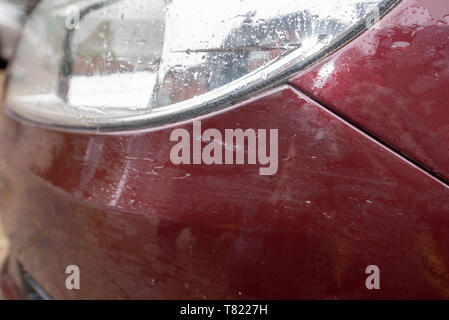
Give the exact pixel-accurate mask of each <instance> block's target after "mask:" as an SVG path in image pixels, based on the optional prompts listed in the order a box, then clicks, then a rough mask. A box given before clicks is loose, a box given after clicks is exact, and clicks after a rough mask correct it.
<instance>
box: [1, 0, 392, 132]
mask: <svg viewBox="0 0 449 320" xmlns="http://www.w3.org/2000/svg"><path fill="white" fill-rule="evenodd" d="M396 2H397V1H396V0H320V1H310V0H277V1H266V0H227V1H218V0H193V1H185V0H100V1H99V0H94V1H89V0H72V1H70V0H58V1H53V0H42V1H41V2H40V3H39V4H38V5H37V6H36V8H35V9H34V11H33V12H32V13H31V15H30V16H29V18H28V20H27V22H26V24H25V27H24V29H23V34H22V37H21V40H20V42H19V44H18V47H17V50H16V54H15V58H14V60H13V63H12V66H11V68H10V72H9V75H10V76H9V81H8V88H7V92H6V98H5V105H6V107H7V108H8V109H9V110H10V112H11V113H13V114H15V115H17V116H19V117H21V118H24V119H27V120H31V121H33V122H37V123H40V124H44V125H50V126H57V127H68V128H83V129H95V130H121V129H129V128H135V127H143V126H144V127H151V126H156V125H161V124H166V123H173V122H177V121H180V120H185V119H188V118H192V117H195V116H199V115H203V114H206V113H208V112H212V111H215V110H219V109H221V108H225V107H226V106H229V105H231V104H233V103H236V102H238V101H239V100H242V99H245V98H248V97H249V96H251V95H254V94H257V93H259V92H262V91H263V90H266V89H267V88H269V87H273V86H276V85H279V84H281V83H283V82H285V81H286V79H287V78H288V77H289V76H291V75H292V74H293V73H295V72H297V71H299V70H302V69H304V68H306V67H307V66H309V65H311V64H312V63H314V62H316V61H318V60H320V59H321V58H323V57H325V56H326V55H327V54H329V53H330V52H333V51H334V50H336V49H338V48H339V47H340V46H341V45H343V44H344V43H346V42H347V41H349V40H351V39H353V38H354V37H355V36H357V35H358V34H360V33H361V32H362V31H363V30H365V29H366V28H367V27H369V26H370V25H371V24H373V23H374V22H375V21H376V20H377V19H379V18H380V17H381V16H382V15H383V14H384V13H385V12H386V11H387V10H389V9H390V8H391V7H392V6H394V5H395V4H396Z"/></svg>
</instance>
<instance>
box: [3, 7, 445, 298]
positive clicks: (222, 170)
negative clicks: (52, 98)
mask: <svg viewBox="0 0 449 320" xmlns="http://www.w3.org/2000/svg"><path fill="white" fill-rule="evenodd" d="M321 70H326V72H320V71H321ZM448 101H449V2H447V1H445V0H432V1H427V0H426V1H424V0H404V1H402V2H401V3H400V4H399V5H398V6H397V7H395V8H394V9H393V10H392V11H391V12H389V13H388V14H387V15H386V16H385V17H384V18H383V19H382V20H381V21H380V22H378V23H377V24H376V25H375V26H374V27H373V28H371V29H369V30H367V31H366V32H364V33H363V34H362V35H360V36H359V37H357V38H356V39H355V40H353V41H351V42H350V43H348V44H347V45H346V46H344V47H343V48H341V49H339V50H338V51H337V52H335V53H333V54H331V55H330V56H328V57H327V58H325V59H324V60H323V61H320V62H319V63H317V64H315V65H313V66H312V67H310V68H308V69H306V70H304V71H302V72H300V73H299V74H297V75H295V76H294V77H292V78H291V79H290V81H289V83H288V84H285V85H282V86H280V87H278V88H275V89H272V90H270V91H268V92H266V93H264V94H262V95H260V96H257V97H253V98H251V99H249V100H248V101H244V102H242V103H240V104H238V105H235V106H233V107H230V108H227V109H225V110H224V111H220V112H215V113H211V114H208V115H206V116H203V117H201V118H200V119H201V120H202V127H203V129H204V130H205V129H207V128H217V129H219V130H223V131H224V130H225V129H226V128H233V127H236V125H238V127H239V128H242V129H247V128H267V129H269V128H279V170H278V173H277V174H276V175H272V176H260V175H259V173H258V168H256V167H254V166H250V165H243V166H242V165H239V166H237V165H227V166H207V165H204V164H203V165H178V166H175V165H173V164H172V163H171V162H170V161H169V154H170V147H171V143H170V132H171V131H172V130H173V129H174V128H177V127H182V128H185V129H187V130H188V131H191V130H192V121H185V122H183V123H180V124H179V123H178V124H174V125H170V126H164V127H157V128H152V129H145V130H135V131H128V132H115V133H92V132H76V131H62V130H56V129H55V130H52V129H49V128H42V127H40V126H37V125H32V124H30V123H26V122H21V121H17V120H15V119H12V118H10V117H8V116H7V115H4V114H3V113H2V115H1V120H0V121H1V123H0V130H1V133H0V147H1V155H2V159H1V162H0V163H1V167H0V169H1V178H0V179H1V180H0V212H1V215H2V221H3V223H4V228H5V229H6V233H7V235H8V236H9V238H10V241H11V245H10V255H9V259H8V263H6V264H5V266H4V268H3V273H2V277H1V288H2V292H3V295H4V296H5V297H6V298H11V299H13V298H23V297H24V296H23V292H22V291H23V290H22V288H20V287H21V285H20V279H18V276H17V273H18V272H14V271H13V270H14V269H15V265H16V263H17V262H20V264H21V265H22V266H23V268H24V269H25V270H26V271H27V272H28V273H30V274H31V275H32V277H33V278H34V279H35V281H36V282H37V283H39V285H40V286H41V287H42V288H43V289H44V290H45V291H46V292H47V293H48V294H49V295H50V296H51V297H53V298H57V299H99V298H101V299H109V298H111V299H302V298H311V299H335V298H337V299H354V298H356V299H385V298H387V299H399V298H401V299H417V298H424V299H431V298H436V299H447V298H449V241H448V239H449V187H448V181H449V107H448ZM67 265H77V266H79V268H80V270H81V288H80V290H73V291H70V290H67V289H66V287H65V280H66V277H67V274H65V268H66V266H67ZM369 265H376V266H378V267H379V269H380V285H381V287H380V290H368V289H367V288H366V286H365V279H366V278H367V276H368V275H367V274H366V273H365V270H366V267H367V266H369Z"/></svg>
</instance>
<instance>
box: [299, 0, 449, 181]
mask: <svg viewBox="0 0 449 320" xmlns="http://www.w3.org/2000/svg"><path fill="white" fill-rule="evenodd" d="M291 83H292V84H294V85H295V86H296V87H298V88H300V89H301V90H303V91H305V92H307V93H308V94H310V95H312V96H314V97H315V98H316V99H317V100H318V101H320V102H321V103H323V104H324V105H326V106H327V107H329V108H331V109H332V110H334V111H336V112H338V113H339V114H341V115H343V116H344V117H345V118H347V119H349V120H350V121H351V122H353V123H355V124H356V125H357V126H359V127H360V128H363V129H365V130H367V131H368V132H370V133H371V134H373V135H374V136H376V137H378V138H380V139H381V140H382V141H384V142H386V143H388V144H389V145H391V146H392V147H393V148H395V149H396V150H398V151H400V152H401V153H403V154H405V155H407V156H408V157H410V158H412V159H414V160H415V161H416V162H418V163H420V164H422V165H424V166H426V167H427V168H429V169H430V170H432V171H433V172H435V173H436V174H438V175H440V176H441V177H443V178H444V179H445V180H446V181H448V180H449V107H448V101H449V90H448V88H449V2H448V1H437V0H433V1H429V0H405V1H403V2H402V3H401V4H400V5H399V6H398V7H397V8H395V9H394V10H393V11H392V12H391V13H389V14H388V15H387V16H386V17H384V18H383V19H382V20H381V21H380V22H379V23H378V24H377V25H376V26H375V27H374V28H372V29H370V30H368V31H367V32H365V33H364V34H363V35H361V36H360V37H359V38H357V39H355V40H354V41H352V42H351V43H350V44H348V45H346V46H345V47H344V48H342V49H341V50H339V51H338V52H336V53H335V54H333V55H331V56H330V57H329V58H327V59H325V60H324V61H322V62H321V63H319V64H317V65H315V66H314V67H313V68H311V69H309V70H306V71H305V72H303V73H301V74H300V75H298V76H296V77H294V78H293V79H292V80H291Z"/></svg>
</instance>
